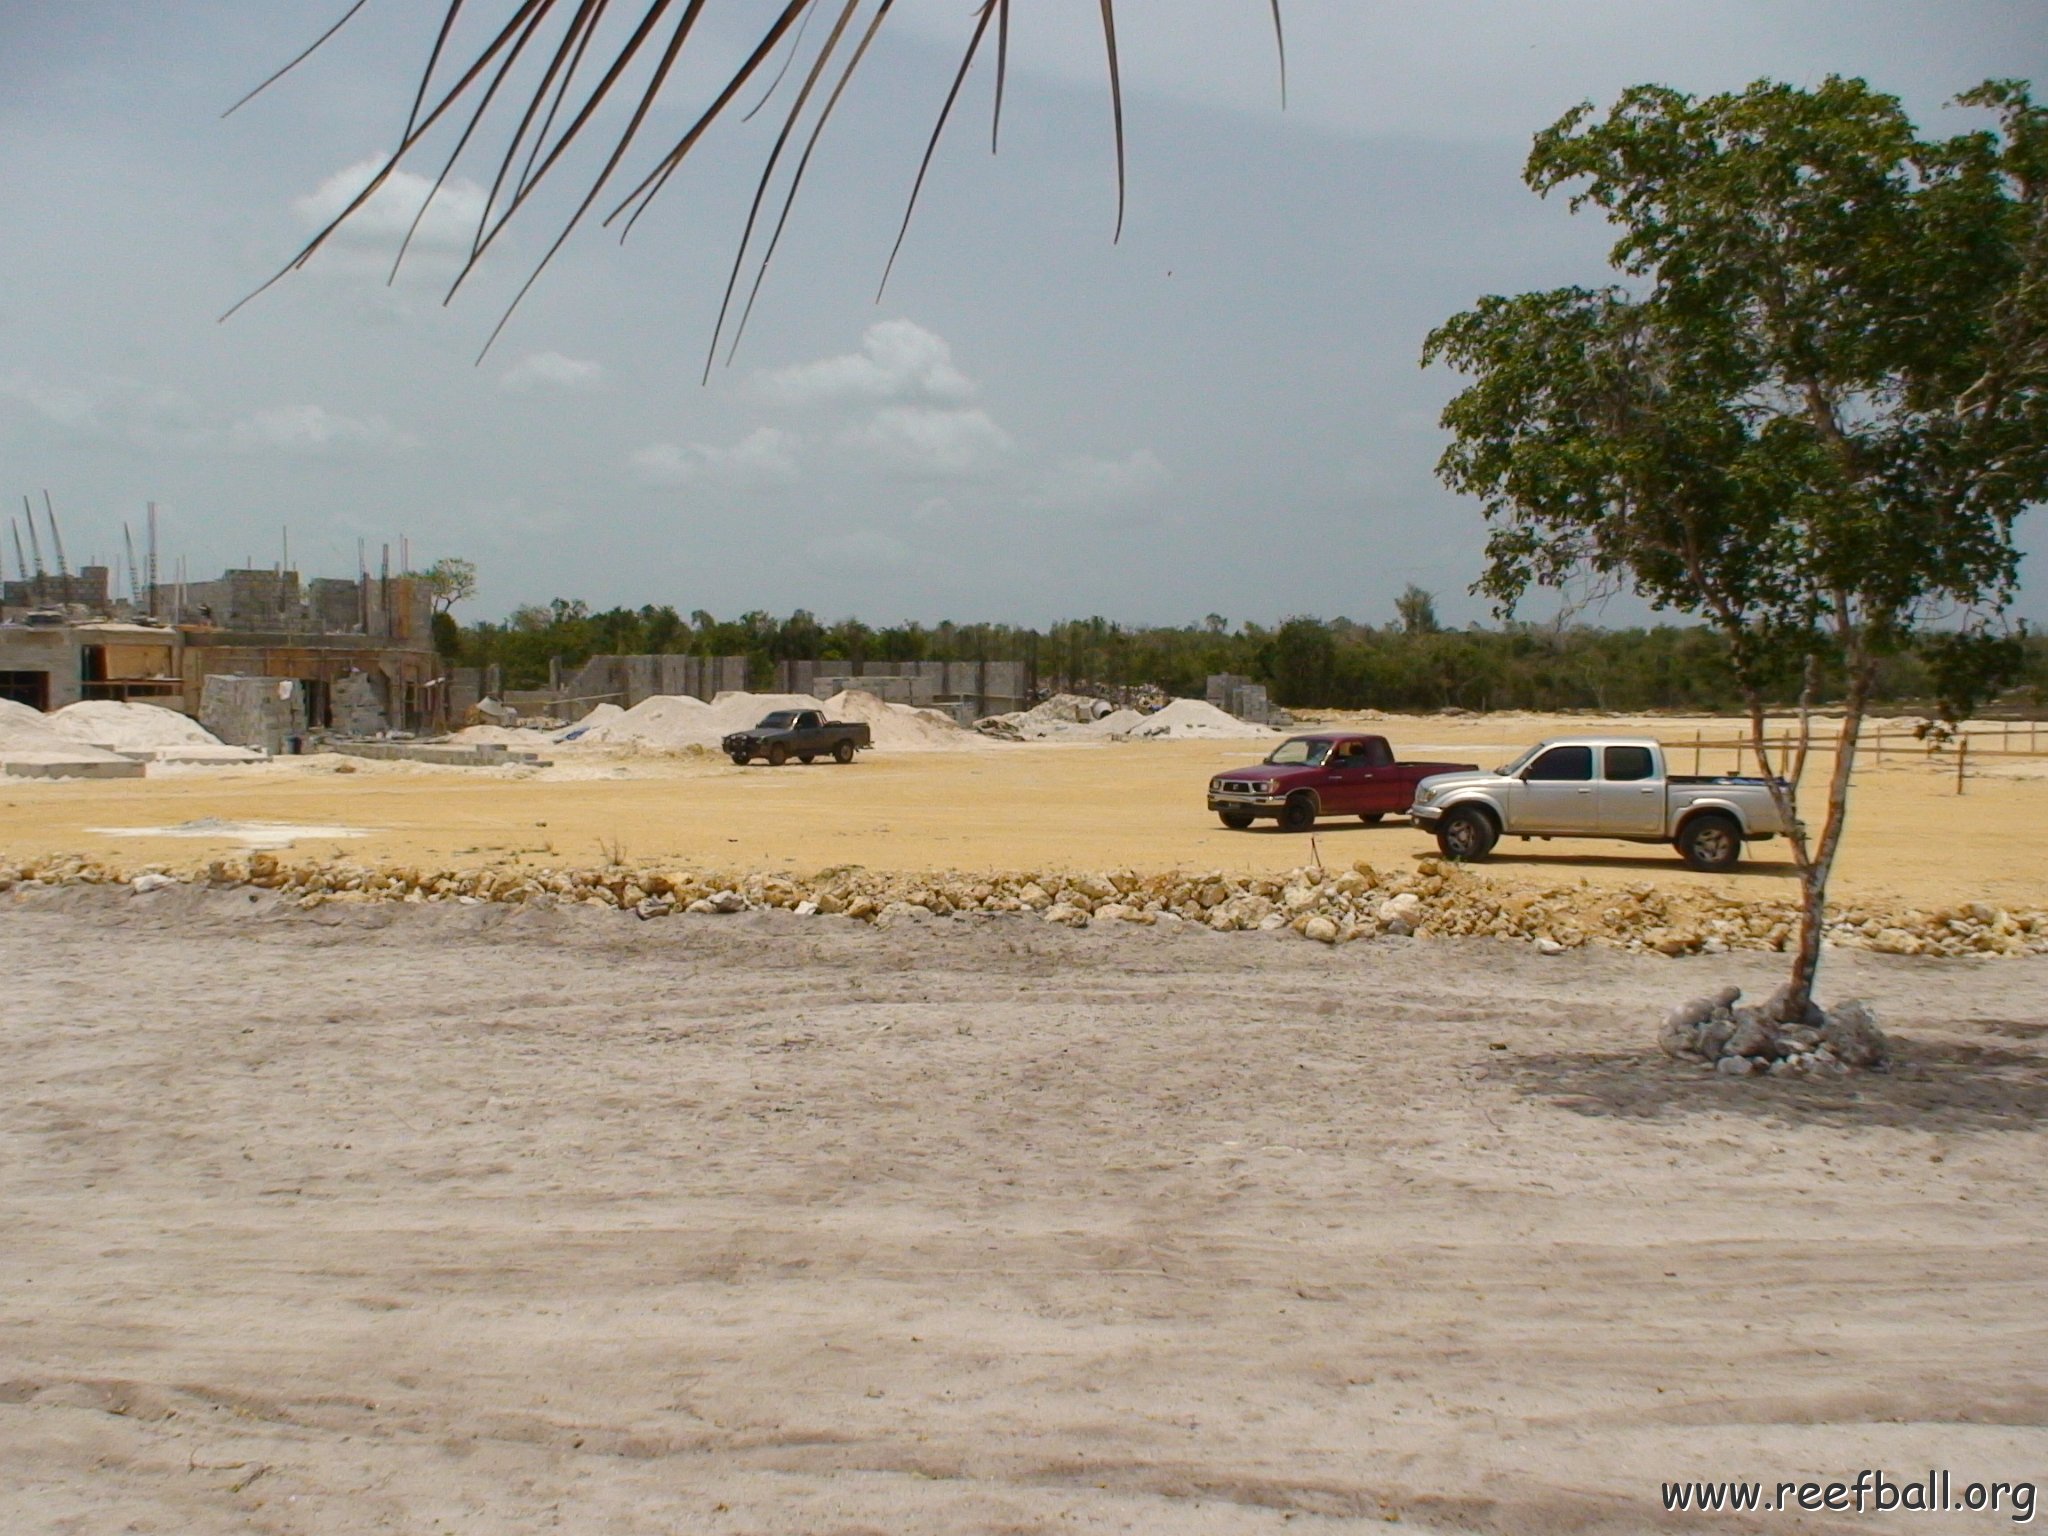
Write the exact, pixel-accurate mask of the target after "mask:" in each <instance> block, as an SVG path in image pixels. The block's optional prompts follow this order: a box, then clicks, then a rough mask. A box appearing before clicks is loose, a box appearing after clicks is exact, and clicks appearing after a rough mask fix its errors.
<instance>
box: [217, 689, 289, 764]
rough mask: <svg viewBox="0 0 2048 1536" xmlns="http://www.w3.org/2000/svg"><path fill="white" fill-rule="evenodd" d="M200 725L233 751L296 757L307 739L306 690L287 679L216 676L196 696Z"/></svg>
mask: <svg viewBox="0 0 2048 1536" xmlns="http://www.w3.org/2000/svg"><path fill="white" fill-rule="evenodd" d="M199 723H200V724H201V725H203V726H205V727H206V728H207V729H208V730H209V731H211V732H213V734H214V735H216V736H218V737H219V738H220V739H221V740H222V741H224V742H226V743H227V744H228V745H229V746H231V747H255V748H257V749H258V750H259V751H263V752H268V753H271V754H272V755H273V756H275V755H277V754H279V753H283V752H296V751H298V750H299V748H300V747H301V746H302V745H303V744H304V742H305V739H306V694H305V690H304V689H303V688H301V687H300V686H299V685H298V684H297V683H296V682H293V681H292V680H290V679H289V678H275V677H236V676H232V675H229V674H225V673H215V674H214V675H212V676H210V677H208V678H207V679H206V685H205V688H204V690H203V691H202V693H201V695H200V701H199Z"/></svg>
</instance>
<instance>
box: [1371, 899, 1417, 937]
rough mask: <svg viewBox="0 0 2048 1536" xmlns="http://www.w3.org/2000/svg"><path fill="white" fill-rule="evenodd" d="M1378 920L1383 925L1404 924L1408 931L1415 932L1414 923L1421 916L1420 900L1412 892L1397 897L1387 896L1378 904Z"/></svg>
mask: <svg viewBox="0 0 2048 1536" xmlns="http://www.w3.org/2000/svg"><path fill="white" fill-rule="evenodd" d="M1378 915H1379V920H1380V921H1381V922H1382V923H1385V924H1389V925H1391V924H1393V923H1396V922H1401V923H1406V924H1407V925H1408V931H1409V932H1410V933H1413V932H1414V931H1415V921H1416V919H1417V918H1419V917H1420V916H1421V915H1422V898H1421V897H1420V896H1418V895H1416V894H1415V893H1414V892H1413V891H1403V892H1402V893H1401V894H1400V895H1398V896H1389V897H1388V898H1387V899H1386V900H1385V901H1383V902H1381V903H1380V910H1379V914H1378Z"/></svg>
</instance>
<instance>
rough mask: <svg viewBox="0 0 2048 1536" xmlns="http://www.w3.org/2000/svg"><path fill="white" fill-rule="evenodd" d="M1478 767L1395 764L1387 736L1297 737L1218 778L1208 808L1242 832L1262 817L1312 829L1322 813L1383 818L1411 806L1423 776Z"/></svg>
mask: <svg viewBox="0 0 2048 1536" xmlns="http://www.w3.org/2000/svg"><path fill="white" fill-rule="evenodd" d="M1474 766H1476V765H1475V764H1472V763H1400V762H1396V761H1395V760H1394V749H1393V748H1392V747H1390V746H1388V745H1387V738H1386V737H1384V736H1355V735H1352V734H1350V733H1348V732H1342V731H1330V732H1317V733H1315V734H1313V735H1307V736H1290V737H1288V738H1287V739H1286V740H1285V741H1283V742H1281V743H1280V745H1279V746H1277V747H1275V748H1274V749H1273V750H1272V751H1271V752H1269V753H1268V754H1267V755H1266V760H1265V761H1264V762H1263V763H1259V764H1257V765H1256V766H1254V767H1250V768H1233V769H1231V770H1230V771H1229V772H1228V773H1219V774H1217V775H1216V776H1215V777H1214V778H1212V779H1211V780H1210V781H1209V809H1210V810H1212V811H1214V812H1215V813H1216V814H1217V815H1218V816H1219V817H1221V818H1222V821H1223V825H1225V826H1226V827H1229V828H1231V829H1233V830H1234V831H1240V832H1241V831H1243V830H1244V829H1245V828H1246V827H1248V826H1250V825H1251V824H1252V823H1253V822H1254V821H1256V820H1258V819H1259V818H1260V817H1262V816H1265V817H1271V818H1272V819H1273V820H1275V821H1277V822H1279V823H1280V825H1281V827H1282V828H1283V829H1285V830H1286V831H1289V832H1306V831H1307V830H1308V829H1309V828H1310V827H1312V826H1314V825H1315V824H1316V818H1317V817H1318V816H1356V817H1357V818H1358V819H1359V820H1360V821H1378V820H1379V819H1380V818H1381V817H1383V816H1387V815H1399V814H1400V813H1401V812H1403V811H1405V810H1407V809H1408V806H1409V803H1410V802H1411V801H1412V800H1413V799H1414V798H1415V784H1416V781H1417V780H1419V779H1424V778H1427V777H1429V776H1430V775H1431V774H1441V773H1455V772H1458V771H1460V770H1462V769H1466V768H1471V767H1474Z"/></svg>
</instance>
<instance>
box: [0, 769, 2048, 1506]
mask: <svg viewBox="0 0 2048 1536" xmlns="http://www.w3.org/2000/svg"><path fill="white" fill-rule="evenodd" d="M1102 760H1103V761H1105V762H1114V761H1117V759H1116V758H1114V757H1105V758H1103V759H1102ZM879 772H880V770H879V769H878V772H877V777H879ZM865 778H866V776H865V775H856V774H854V773H851V772H849V773H848V774H846V775H844V776H843V779H839V780H835V781H834V782H845V783H848V784H852V785H859V784H861V783H863V782H864V781H865ZM323 787H324V786H323ZM374 788H375V786H374V785H372V786H364V785H356V786H353V787H352V789H353V790H355V791H362V790H366V789H367V790H370V791H372V792H373V794H374ZM508 792H509V791H508ZM522 792H523V790H522ZM745 792H746V793H754V791H751V790H749V791H745ZM759 793H762V794H764V795H783V794H787V793H789V792H788V791H784V790H782V789H781V788H779V787H776V788H771V789H767V790H762V791H759ZM485 798H486V800H487V802H489V797H488V796H486V797H485ZM0 957H4V961H5V964H4V970H0V974H4V975H5V978H6V982H5V993H4V1007H0V1052H4V1059H5V1060H6V1061H7V1063H8V1071H7V1073H6V1074H5V1077H4V1080H0V1232H4V1233H5V1234H6V1236H5V1241H4V1242H0V1528H4V1529H5V1530H8V1531H10V1532H13V1531H24V1532H26V1531H35V1532H104V1531H137V1532H181V1533H183V1532H192V1533H200V1536H205V1533H213V1532H221V1533H226V1532H248V1531H261V1532H277V1533H299V1532H306V1533H314V1532H319V1533H343V1536H352V1533H357V1532H362V1533H368V1532H373V1531H405V1532H426V1531H432V1530H465V1531H476V1532H493V1533H496V1532H523V1531H545V1530H562V1531H572V1532H595V1533H609V1532H618V1533H640V1532H648V1533H654V1532H662V1533H668V1532H692V1533H695V1532H706V1533H721V1536H723V1533H783V1532H787V1533H805V1536H822V1533H835V1536H853V1533H890V1536H896V1533H908V1536H915V1533H923V1532H988V1533H998V1532H1000V1533H1026V1532H1032V1533H1036V1532H1052V1531H1061V1532H1066V1531H1080V1532H1091V1531H1099V1532H1111V1531H1141V1532H1195V1533H1238V1532H1268V1531H1280V1530H1283V1529H1285V1530H1289V1531H1318V1530H1328V1531H1340V1530H1363V1529H1367V1528H1371V1529H1384V1528H1385V1525H1384V1523H1383V1522H1385V1521H1387V1520H1390V1519H1395V1518H1398V1520H1399V1521H1400V1522H1401V1524H1402V1525H1404V1526H1407V1527H1408V1528H1422V1529H1436V1530H1443V1531H1452V1530H1456V1531H1487V1532H1501V1533H1507V1532H1515V1533H1544V1532H1563V1531H1601V1532H1615V1533H1622V1532H1630V1533H1633V1532H1642V1531H1649V1530H1659V1529H1671V1530H1675V1529H1728V1530H1785V1531H1802V1532H1835V1531H1840V1532H1849V1531H1858V1532H1868V1531H1896V1532H1908V1531H1911V1532H1929V1531H1941V1532H1946V1531H1990V1530H1997V1529H2005V1528H2009V1525H2010V1522H2009V1521H2007V1520H2005V1519H2002V1518H1997V1517H1990V1516H1984V1515H1975V1516H1963V1515H1949V1516H1925V1515H1904V1514H1899V1515H1891V1516H1883V1517H1879V1516H1865V1517H1863V1518H1860V1519H1859V1518H1856V1517H1854V1516H1848V1515H1840V1516H1829V1515H1802V1514H1781V1515H1774V1516H1770V1517H1766V1518H1764V1519H1762V1520H1759V1521H1755V1522H1752V1523H1749V1524H1742V1523H1740V1522H1737V1521H1734V1520H1732V1519H1731V1520H1720V1519H1702V1518H1700V1517H1697V1516H1688V1517H1665V1516H1663V1515H1662V1514H1661V1513H1660V1511H1659V1506H1658V1503H1657V1485H1658V1484H1659V1482H1661V1481H1665V1480H1669V1479H1673V1478H1678V1477H1695V1476H1697V1477H1745V1476H1747V1477H1759V1478H1773V1479H1774V1478H1777V1477H1781V1476H1782V1477H1785V1478H1788V1479H1804V1478H1809V1477H1812V1478H1832V1477H1836V1476H1853V1475H1854V1474H1855V1471H1856V1470H1857V1469H1859V1468H1865V1467H1871V1468H1884V1469H1888V1471H1889V1472H1890V1473H1891V1474H1892V1475H1893V1476H1894V1477H1900V1476H1908V1475H1910V1476H1919V1475H1922V1474H1923V1473H1924V1471H1925V1469H1927V1468H1929V1467H1944V1468H1949V1469H1951V1470H1952V1471H1953V1472H1954V1473H1955V1474H1956V1477H1957V1480H1958V1485H1960V1482H1961V1481H1962V1480H1963V1479H1965V1478H2013V1477H2037V1478H2038V1477H2039V1475H2040V1474H2041V1472H2042V1471H2043V1470H2044V1469H2048V1433H2044V1430H2043V1427H2042V1426H2043V1423H2044V1416H2048V1201H2044V1198H2043V1197H2044V1194H2048V1173H2044V1171H2043V1170H2044V1157H2043V1141H2042V1136H2041V1131H2042V1122H2043V1116H2044V1114H2048V1070H2044V1069H2048V1058H2044V1054H2043V1052H2044V1041H2048V961H2041V960H2006V961H1986V962H1972V961H1948V962H1931V961H1919V960H1906V959H1901V958H1895V957H1884V956H1876V955H1869V954H1860V953H1858V954H1842V955H1836V956H1831V957H1830V959H1829V961H1828V967H1829V969H1828V973H1827V975H1828V979H1829V981H1830V983H1831V987H1830V990H1831V991H1832V992H1833V993H1834V994H1835V995H1841V994H1843V993H1846V992H1857V993H1862V994H1864V995H1867V996H1869V997H1871V998H1873V999H1875V1001H1876V1004H1877V1007H1878V1009H1879V1012H1880V1014H1881V1015H1882V1017H1883V1019H1884V1021H1885V1023H1886V1024H1887V1025H1888V1026H1890V1027H1891V1028H1892V1029H1893V1031H1894V1032H1895V1034H1896V1036H1897V1037H1898V1039H1899V1043H1900V1044H1901V1046H1902V1051H1903V1062H1902V1064H1901V1069H1900V1070H1899V1071H1897V1072H1895V1073H1893V1074H1891V1075H1888V1076H1870V1077H1866V1078H1862V1079H1857V1080H1853V1081H1849V1082H1843V1081H1833V1080H1782V1081H1780V1080H1767V1081H1748V1080H1744V1081H1740V1082H1737V1081H1730V1080H1724V1079H1718V1078H1714V1077H1712V1076H1705V1075H1702V1074H1701V1073H1700V1072H1698V1071H1697V1070H1696V1069H1689V1068H1681V1067H1678V1066H1675V1065H1672V1064H1669V1063H1666V1062H1664V1061H1662V1060H1661V1058H1657V1057H1655V1056H1654V1055H1651V1054H1648V1053H1647V1047H1648V1042H1649V1039H1650V1035H1651V1028H1652V1021H1653V1019H1654V1017H1655V1015H1656V1014H1657V1013H1658V1012H1659V1011H1660V1010H1661V1009H1662V1008H1663V1006H1665V1005H1666V1004H1667V1003H1669V1002H1670V1001H1671V1000H1672V999H1674V998H1675V997H1679V996H1685V995H1691V994H1693V993H1696V992H1699V991H1703V990H1707V989H1710V988H1711V987H1713V986H1714V985H1717V984H1719V983H1720V982H1722V981H1724V980H1727V979H1731V978H1732V979H1736V980H1739V981H1742V982H1744V983H1746V984H1748V985H1750V986H1751V987H1752V989H1758V988H1762V987H1764V986H1767V985H1768V984H1770V983H1771V982H1772V981H1774V980H1775V979H1776V977H1777V975H1778V974H1779V967H1780V966H1781V965H1782V961H1780V960H1778V959H1777V958H1776V957H1772V956H1754V955H1752V956H1740V957H1737V956H1724V957H1719V958H1716V959H1711V960H1707V959H1695V960H1680V961H1669V960H1663V959H1658V958H1650V957H1642V956H1629V955H1625V954H1621V953H1617V952H1614V951H1603V950H1589V951H1580V952H1574V953H1571V954H1568V955H1562V956H1556V957H1549V958H1545V957H1540V956H1538V955H1536V954H1535V953H1534V952H1533V951H1531V950H1529V949H1528V948H1526V947H1522V946H1509V945H1503V944H1497V943H1490V942H1487V941H1452V942H1429V941H1422V940H1398V939H1383V940H1378V941H1373V942H1370V943H1359V944H1355V945H1351V946H1347V947H1345V948H1343V949H1338V950H1330V949H1326V948H1324V947H1323V946H1320V945H1314V944H1303V943H1300V942H1297V941H1293V940H1291V939H1288V938H1278V937H1273V936H1266V935H1251V934H1231V935H1215V934H1210V933H1207V932H1206V931H1196V930H1191V931H1188V932H1184V933H1181V934H1178V935H1168V934H1165V933H1163V932H1159V931H1155V930H1132V929H1124V930H1122V931H1119V932H1115V933H1109V932H1097V931H1089V932H1083V933H1072V932H1068V931H1065V930H1059V929H1055V928H1053V927H1051V926H1049V925H1046V924H1043V923H1038V922H1035V921H1032V920H1029V919H1022V918H1012V919H1000V918H998V919H987V920H977V921H975V922H972V923H970V922H967V921H955V922H944V923H936V924H933V925H931V926H930V927H929V928H925V929H915V928H912V929H895V930H890V931H886V932H883V931H877V930H873V929H869V928H864V927H861V926H859V925H856V924H853V923H851V922H848V921H845V920H841V919H830V918H820V919H812V920H808V921H806V920H803V919H798V918H795V917H791V916H786V915H784V914H780V913H773V914H755V915H748V916H742V917H732V918H679V919H673V920H670V921H668V922H663V923H646V924H642V923H639V922H636V921H635V920H633V919H632V918H630V917H628V916H625V915H623V914H617V913H612V914H605V913H597V912H591V911H586V910H558V911H540V910H524V909H514V908H506V907H488V906H487V907H477V908H456V907H442V908H417V907H415V908H407V907H398V906H384V907H372V908H347V909H342V908H332V907H330V908H323V909H321V910H319V911H317V912H312V913H303V912H296V911H285V910H283V909H282V908H280V907H279V906H277V905H276V904H275V902H274V898H271V897H269V896H266V895H252V894H251V893H248V892H240V891H235V892H225V891H222V892H209V891H204V890H196V889H190V888H185V889H176V890H171V891H165V892H158V893H155V894H151V895H145V896H130V895H127V894H125V893H120V892H111V891H105V890H87V889H79V888H70V889H63V890H41V891H36V892H17V893H15V894H13V895H8V896H0Z"/></svg>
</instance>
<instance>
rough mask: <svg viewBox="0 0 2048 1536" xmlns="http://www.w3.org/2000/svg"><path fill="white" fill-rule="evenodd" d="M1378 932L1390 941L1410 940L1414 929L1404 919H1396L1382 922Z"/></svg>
mask: <svg viewBox="0 0 2048 1536" xmlns="http://www.w3.org/2000/svg"><path fill="white" fill-rule="evenodd" d="M1380 932H1381V933H1384V934H1385V935H1386V936H1387V937H1388V938H1390V939H1412V938H1414V937H1415V929H1414V928H1413V927H1412V926H1411V925H1410V924H1409V923H1408V922H1407V921H1406V920H1405V919H1402V918H1398V917H1396V918H1393V919H1391V920H1388V921H1384V922H1382V923H1381V925H1380Z"/></svg>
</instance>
